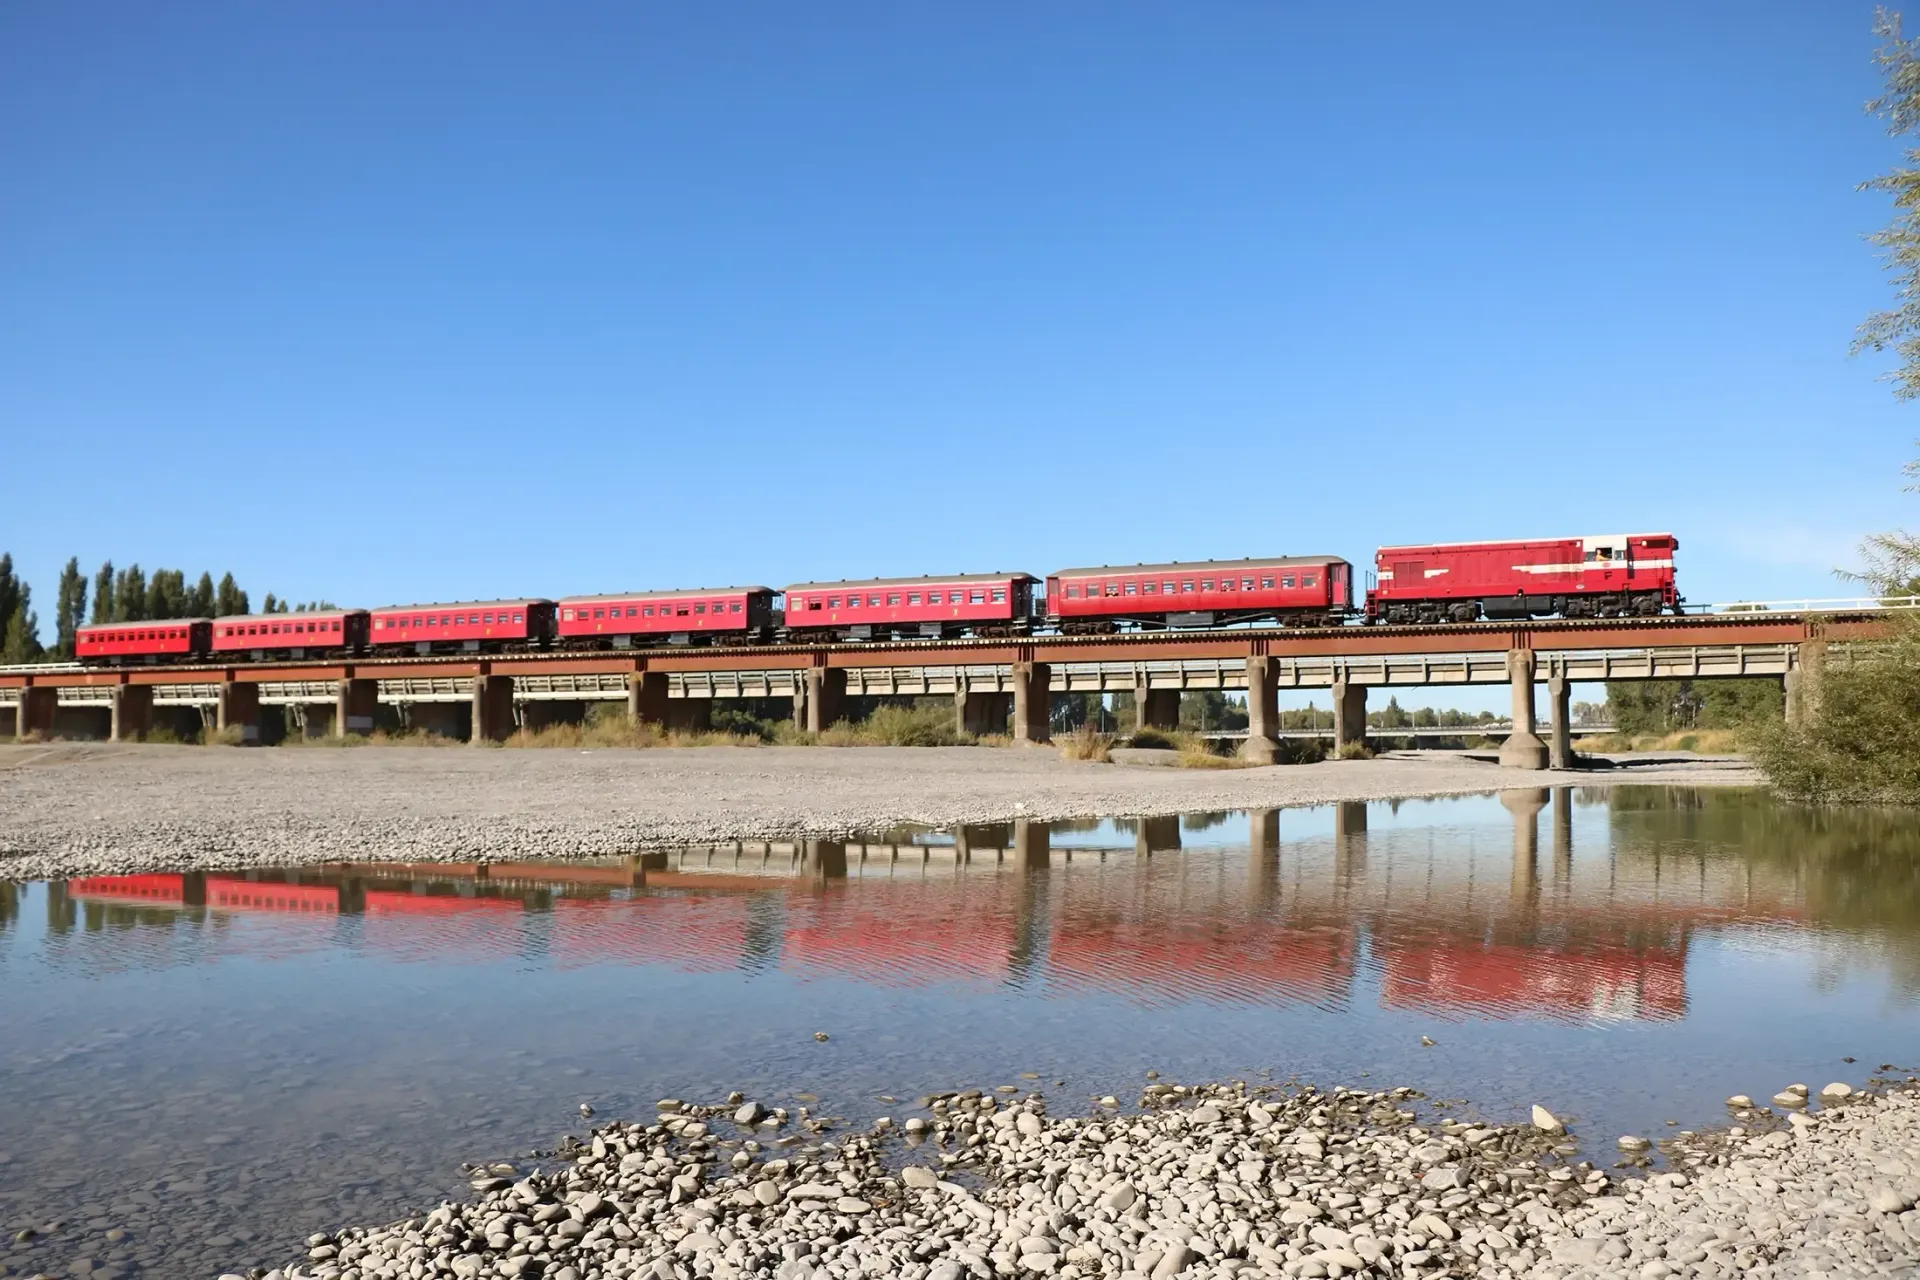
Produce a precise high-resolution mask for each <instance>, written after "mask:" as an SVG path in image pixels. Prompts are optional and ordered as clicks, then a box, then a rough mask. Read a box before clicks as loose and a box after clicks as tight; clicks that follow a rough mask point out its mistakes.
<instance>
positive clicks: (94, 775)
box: [0, 743, 1759, 880]
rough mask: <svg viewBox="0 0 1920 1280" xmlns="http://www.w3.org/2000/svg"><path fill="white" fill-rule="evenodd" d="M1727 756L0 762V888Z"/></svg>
mask: <svg viewBox="0 0 1920 1280" xmlns="http://www.w3.org/2000/svg"><path fill="white" fill-rule="evenodd" d="M1758 782H1759V778H1758V776H1757V774H1755V772H1754V771H1753V770H1752V769H1751V768H1750V767H1749V766H1747V765H1746V764H1745V762H1744V761H1740V760H1738V759H1733V758H1727V757H1704V758H1684V759H1671V758H1669V759H1666V760H1663V761H1662V762H1659V763H1651V764H1636V765H1633V766H1632V767H1625V768H1621V767H1616V768H1600V769H1581V770H1567V771H1543V772H1528V771H1523V770H1513V769H1503V768H1501V767H1500V766H1498V765H1497V764H1490V763H1485V762H1481V761H1476V760H1473V759H1470V758H1466V757H1463V756H1460V755H1457V754H1454V753H1445V752H1418V751H1416V752H1405V753H1388V754H1386V755H1383V756H1381V757H1379V758H1377V759H1374V760H1364V761H1361V760H1349V761H1338V760H1330V761H1323V762H1320V763H1317V764H1301V765H1275V766H1268V767H1264V768H1249V769H1223V770H1190V769H1169V768H1161V767H1153V766H1133V765H1125V764H1093V763H1084V762H1077V761H1070V760H1066V759H1064V758H1063V757H1062V756H1061V754H1060V752H1058V751H1057V750H1044V749H1032V750H1016V749H994V748H980V747H753V748H741V747H690V748H668V749H659V748H655V749H643V750H635V749H621V748H607V749H592V750H552V751H537V752H536V751H499V750H485V749H465V750H462V749H456V748H438V747H436V748H420V747H388V746H364V747H356V748H351V749H338V750H328V749H320V748H316V749H303V750H294V751H267V750H246V749H238V748H219V747H191V746H184V747H172V746H131V745H125V746H122V745H111V744H90V743H53V744H48V745H41V746H10V747H0V813H5V814H6V820H5V822H4V824H0V878H4V879H9V880H40V879H58V878H63V877H71V876H78V875H128V874H139V873H147V872H185V871H202V870H205V871H230V870H243V869H247V868H258V867H276V868H279V867H285V868H297V867H302V866H308V865H314V864H319V863H325V862H338V861H357V862H368V861H388V862H416V863H426V862H460V861H515V860H539V859H546V860H551V859H572V858H594V857H616V856H622V855H630V854H634V853H637V852H641V851H645V850H649V849H660V848H670V847H675V846H683V845H690V844H699V843H706V842H713V841H720V840H764V839H775V840H786V839H800V838H822V839H832V838H840V837H844V836H847V835H851V834H855V833H860V832H875V831H884V830H888V829H891V828H895V827H898V826H901V825H922V826H928V827H933V828H936V829H947V828H952V827H958V826H962V825H973V824H990V823H1006V822H1012V821H1016V820H1019V819H1028V820H1032V821H1040V822H1049V821H1065V820H1069V819H1088V818H1138V817H1157V816H1162V815H1169V814H1178V813H1192V812H1204V811H1214V812H1218V811H1227V810H1245V809H1287V808H1299V807H1305V806H1312V805H1321V804H1330V803H1335V802H1340V801H1374V800H1399V799H1433V798H1442V797H1447V796H1456V795H1474V794H1490V793H1494V792H1499V791H1507V790H1545V789H1548V788H1553V787H1613V786H1622V785H1651V786H1712V787H1722V786H1753V785H1758Z"/></svg>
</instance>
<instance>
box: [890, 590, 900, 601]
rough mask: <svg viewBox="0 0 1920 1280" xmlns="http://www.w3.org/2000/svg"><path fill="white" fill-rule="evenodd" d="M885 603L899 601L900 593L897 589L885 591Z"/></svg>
mask: <svg viewBox="0 0 1920 1280" xmlns="http://www.w3.org/2000/svg"><path fill="white" fill-rule="evenodd" d="M887 603H888V604H899V603H900V593H899V592H898V591H889V592H888V593H887Z"/></svg>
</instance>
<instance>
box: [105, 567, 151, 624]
mask: <svg viewBox="0 0 1920 1280" xmlns="http://www.w3.org/2000/svg"><path fill="white" fill-rule="evenodd" d="M113 620H114V621H115V622H145V621H146V620H147V573H146V570H144V569H142V568H141V567H140V566H139V565H137V564H130V565H128V566H127V567H126V568H124V569H122V570H121V571H120V572H119V574H117V575H116V576H115V577H114V580H113Z"/></svg>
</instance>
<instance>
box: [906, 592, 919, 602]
mask: <svg viewBox="0 0 1920 1280" xmlns="http://www.w3.org/2000/svg"><path fill="white" fill-rule="evenodd" d="M907 603H908V604H919V603H920V593H919V592H918V591H909V592H907Z"/></svg>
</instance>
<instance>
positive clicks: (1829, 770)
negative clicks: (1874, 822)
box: [1746, 617, 1920, 804]
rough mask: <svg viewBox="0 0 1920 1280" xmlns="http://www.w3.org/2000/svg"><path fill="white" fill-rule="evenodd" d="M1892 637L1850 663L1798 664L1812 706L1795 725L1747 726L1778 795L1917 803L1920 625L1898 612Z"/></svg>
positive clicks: (1749, 740) (1833, 800)
mask: <svg viewBox="0 0 1920 1280" xmlns="http://www.w3.org/2000/svg"><path fill="white" fill-rule="evenodd" d="M1891 626H1892V632H1891V634H1890V636H1889V639H1888V642H1887V643H1886V644H1885V645H1884V646H1881V647H1879V648H1876V649H1872V650H1866V651H1863V652H1859V653H1856V654H1854V655H1853V661H1852V662H1850V663H1848V664H1847V665H1845V666H1841V665H1838V664H1836V663H1833V662H1830V661H1829V662H1818V663H1814V664H1811V665H1808V666H1805V667H1802V668H1801V671H1800V679H1801V681H1802V685H1801V689H1802V696H1803V697H1805V698H1806V699H1808V700H1809V701H1810V703H1811V706H1810V708H1809V711H1808V713H1807V714H1805V715H1804V716H1802V717H1801V720H1800V722H1799V723H1797V724H1786V723H1782V722H1777V721H1776V722H1774V723H1771V724H1764V725H1756V726H1755V727H1754V728H1752V729H1751V730H1749V731H1748V734H1747V738H1746V741H1747V744H1748V745H1749V746H1750V748H1751V753H1752V756H1753V761H1754V763H1755V764H1756V765H1758V766H1759V768H1760V770H1761V772H1762V773H1764V774H1765V775H1766V777H1767V780H1768V781H1769V782H1770V783H1771V784H1772V785H1773V787H1774V788H1775V790H1777V791H1779V792H1780V793H1781V794H1783V795H1785V796H1788V797H1791V798H1793V799H1800V800H1812V801H1817V802H1821V803H1827V804H1841V803H1861V802H1874V801H1879V802H1886V803H1893V804H1920V718H1916V717H1915V716H1914V714H1913V709H1914V708H1915V707H1920V623H1916V622H1915V621H1914V620H1913V619H1911V618H1907V617H1901V618H1898V619H1896V620H1894V621H1893V622H1892V624H1891Z"/></svg>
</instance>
